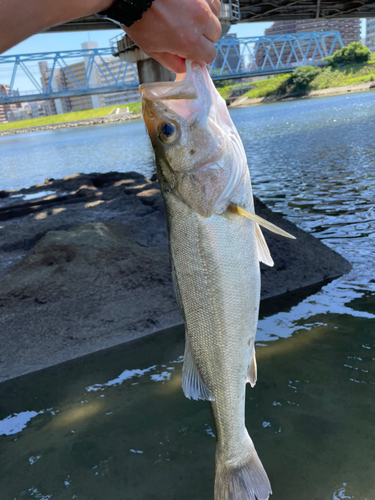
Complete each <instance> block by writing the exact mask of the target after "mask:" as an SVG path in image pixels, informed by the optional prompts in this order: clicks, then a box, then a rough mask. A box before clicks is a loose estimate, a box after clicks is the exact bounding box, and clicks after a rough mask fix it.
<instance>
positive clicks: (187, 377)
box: [182, 337, 215, 401]
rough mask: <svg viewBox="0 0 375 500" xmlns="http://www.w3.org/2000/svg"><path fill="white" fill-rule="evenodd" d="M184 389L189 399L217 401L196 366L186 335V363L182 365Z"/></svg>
mask: <svg viewBox="0 0 375 500" xmlns="http://www.w3.org/2000/svg"><path fill="white" fill-rule="evenodd" d="M182 390H183V392H184V394H185V396H186V397H187V398H188V399H195V400H198V399H203V400H206V401H215V398H214V397H213V395H212V394H211V392H210V391H209V389H208V388H207V387H206V386H205V385H204V383H203V381H202V379H201V376H200V375H199V372H198V370H197V367H196V366H195V362H194V358H193V354H192V352H191V348H190V343H189V340H188V338H187V337H186V343H185V354H184V364H183V366H182Z"/></svg>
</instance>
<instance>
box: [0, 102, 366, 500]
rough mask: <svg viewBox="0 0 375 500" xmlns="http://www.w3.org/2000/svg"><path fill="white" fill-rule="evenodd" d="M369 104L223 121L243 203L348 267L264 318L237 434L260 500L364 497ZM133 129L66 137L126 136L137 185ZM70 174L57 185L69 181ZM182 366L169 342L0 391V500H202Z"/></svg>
mask: <svg viewBox="0 0 375 500" xmlns="http://www.w3.org/2000/svg"><path fill="white" fill-rule="evenodd" d="M374 100H375V94H373V93H366V94H356V95H349V96H348V97H346V96H340V97H332V98H326V99H320V100H307V101H296V102H288V103H279V104H272V105H267V106H261V107H252V108H246V109H239V110H235V111H233V113H232V116H233V119H234V120H235V122H236V125H237V127H238V129H239V131H240V133H241V135H242V139H243V141H244V144H245V148H246V151H247V155H248V158H249V164H250V167H251V174H252V180H253V185H254V191H255V193H256V194H257V195H258V196H259V197H260V198H261V199H263V201H265V202H266V203H267V204H268V205H269V206H271V207H272V208H273V210H275V211H278V212H280V213H282V214H284V215H286V216H287V217H288V218H289V219H290V220H292V221H293V222H295V223H296V224H298V225H299V226H300V227H302V228H303V229H306V230H307V231H310V232H312V233H313V234H314V235H315V236H316V237H318V238H320V239H322V240H323V241H324V242H325V243H326V244H328V245H329V246H330V247H332V248H333V249H334V250H336V251H338V252H339V253H341V254H342V255H344V257H346V258H347V259H348V260H349V261H350V262H351V263H352V265H353V269H352V271H351V273H350V274H348V275H346V276H343V277H341V278H339V279H338V280H335V281H334V282H332V283H330V284H328V285H326V286H324V287H323V288H322V289H321V290H320V291H319V292H318V293H315V294H314V295H310V296H309V297H308V298H305V299H303V300H301V302H300V303H299V304H297V305H295V304H294V305H290V306H286V305H285V304H279V305H277V303H276V305H275V309H274V310H273V312H272V314H271V313H269V312H267V310H265V309H263V313H262V317H261V319H260V322H259V330H258V350H257V353H258V364H259V368H258V369H259V374H258V383H257V385H256V387H255V388H254V389H248V392H247V407H246V420H247V425H248V429H249V432H250V434H251V436H252V438H253V440H254V442H255V445H256V447H257V450H258V452H259V455H260V457H261V459H262V461H263V463H264V466H265V468H266V470H267V472H268V474H269V477H270V480H271V483H272V486H273V490H274V495H273V497H272V498H274V499H275V500H340V499H355V500H373V499H374V498H375V481H374V478H375V252H374V241H375V238H374V236H375V214H374V207H375V173H374V170H375V169H374V158H375V147H374V139H373V138H374V136H375V134H374V132H375V102H374ZM126 127H128V128H126ZM142 127H143V125H141V124H138V123H134V124H126V125H118V126H116V127H115V126H111V127H103V128H95V129H94V128H93V129H90V130H89V129H87V130H84V131H79V130H76V131H74V134H77V136H76V138H77V140H79V137H80V134H81V133H82V134H83V136H84V137H87V136H89V135H90V134H93V135H92V137H94V135H95V134H96V137H99V139H98V141H99V142H100V141H101V136H100V133H101V130H104V132H103V134H105V135H106V141H107V142H110V141H114V142H112V143H111V144H114V145H116V148H117V149H116V151H112V153H111V154H112V155H113V156H116V157H119V156H120V149H119V148H120V145H119V135H121V131H123V130H127V132H125V136H126V137H127V138H125V137H124V142H123V147H125V148H128V149H127V150H129V142H128V141H129V139H128V138H129V137H132V134H133V133H134V134H135V135H137V134H138V139H137V140H139V141H140V142H139V143H137V144H141V143H142V144H144V145H145V146H144V150H143V149H142V150H140V149H139V150H138V151H134V152H133V156H134V157H137V156H139V160H138V163H137V165H140V164H141V163H142V162H143V167H144V168H145V170H144V172H145V173H148V172H150V171H151V169H152V163H151V161H150V156H149V155H150V153H149V149H148V147H147V141H146V138H145V136H144V135H143V132H142V130H143V129H142ZM64 133H66V135H65V136H64V134H61V136H64V137H67V136H69V134H72V133H73V132H70V131H69V132H67V131H64ZM86 134H87V135H86ZM112 134H114V135H115V136H116V138H115V137H112ZM126 134H127V135H126ZM73 136H74V135H73ZM73 136H72V137H73ZM40 137H41V135H38V138H37V137H36V139H35V140H36V141H38V140H39V139H40ZM59 137H60V135H59ZM6 139H7V140H8V141H11V140H12V138H6ZM16 139H17V141H20V143H22V140H24V139H25V138H24V137H22V136H21V137H17V138H16ZM31 139H32V134H30V135H29V136H27V137H26V140H27V141H29V146H28V147H31V144H32V140H31ZM59 140H60V139H58V140H57V142H58V141H59ZM142 141H144V142H142ZM103 142H105V141H104V140H103ZM120 142H121V141H120ZM3 143H4V138H0V148H2V146H3ZM52 143H53V141H52V142H51V144H50V147H51V148H54V147H56V145H55V146H53V144H52ZM8 144H9V143H8ZM121 144H122V143H121ZM101 147H104V146H103V145H102V146H101ZM114 147H115V146H114ZM77 151H78V153H77V154H79V148H78V147H77ZM129 151H130V150H129ZM7 154H9V151H8V153H7ZM87 154H88V157H89V156H90V148H89V147H88V151H87ZM129 154H131V153H129ZM94 158H99V157H98V156H94ZM1 161H4V157H3V156H2V160H1ZM100 161H102V166H103V164H105V167H103V168H101V164H100V162H99V163H95V162H94V161H93V163H92V168H89V167H88V169H87V170H86V171H91V170H95V171H101V170H103V169H104V170H108V169H111V168H109V167H108V166H107V163H106V162H107V159H106V158H100ZM103 162H104V163H103ZM119 163H120V161H119V162H118V163H116V166H115V167H114V168H116V169H119V166H118V165H119ZM77 165H78V164H75V165H71V166H70V167H69V168H71V170H69V172H68V173H73V172H76V171H78V170H79V171H82V169H81V168H79V167H78V166H77ZM3 168H4V167H3V166H1V169H3ZM1 169H0V171H2V170H1ZM61 169H62V170H58V171H57V173H55V172H53V171H51V172H50V173H48V175H47V174H43V176H44V177H46V176H48V177H51V176H52V177H58V176H61V175H64V174H65V172H64V174H61V173H59V172H62V171H63V170H64V169H63V167H61ZM122 169H126V170H132V169H134V165H129V164H128V163H126V162H125V163H124V165H123V167H122ZM147 169H149V170H148V171H147ZM32 175H34V174H32ZM16 177H17V176H16ZM16 177H14V178H16ZM44 177H43V178H44ZM35 178H36V177H35ZM7 179H8V178H7ZM26 179H28V180H30V176H29V177H26ZM0 182H1V183H2V184H1V185H0V189H1V187H5V186H4V184H6V182H8V180H6V181H4V179H3V178H1V180H0ZM12 182H15V183H16V184H17V183H19V182H20V180H19V179H18V180H17V181H12ZM30 183H31V182H29V184H30ZM23 184H27V183H26V181H25V180H24V182H23ZM17 186H18V187H21V186H19V184H17ZM7 187H12V186H10V185H9V184H8V185H7ZM14 187H15V186H14ZM297 244H298V242H297ZM182 354H183V331H182V328H177V329H175V330H174V331H169V332H165V333H162V334H160V335H158V336H154V337H148V338H147V339H145V340H143V341H140V342H137V343H134V344H128V345H125V346H121V347H118V348H115V349H111V350H108V351H106V352H103V353H98V354H95V355H92V356H89V357H87V358H84V359H79V360H76V361H72V362H70V363H66V364H64V365H61V366H57V367H53V368H50V369H48V370H44V371H42V372H39V373H35V374H32V375H29V376H26V377H22V378H20V379H17V380H13V381H8V382H6V383H3V384H1V385H0V485H1V487H0V491H1V494H0V498H1V500H13V499H17V500H18V499H27V498H31V499H34V498H35V499H55V498H62V499H74V498H76V499H85V500H97V499H98V500H99V499H100V500H101V499H110V500H112V499H114V500H117V499H118V500H120V499H121V500H192V499H199V500H212V497H213V495H212V490H213V478H214V453H215V429H214V426H213V421H212V417H211V413H210V410H209V405H208V404H207V403H206V402H193V401H188V400H186V399H185V398H184V396H183V395H182V392H181V368H182Z"/></svg>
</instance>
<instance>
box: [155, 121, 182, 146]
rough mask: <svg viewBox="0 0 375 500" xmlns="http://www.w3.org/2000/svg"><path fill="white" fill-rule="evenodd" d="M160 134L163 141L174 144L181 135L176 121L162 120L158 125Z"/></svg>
mask: <svg viewBox="0 0 375 500" xmlns="http://www.w3.org/2000/svg"><path fill="white" fill-rule="evenodd" d="M158 136H159V139H160V140H161V142H164V143H165V144H172V143H173V142H174V141H175V140H176V139H177V138H178V136H179V130H178V126H177V124H176V123H173V122H162V123H160V125H159V127H158Z"/></svg>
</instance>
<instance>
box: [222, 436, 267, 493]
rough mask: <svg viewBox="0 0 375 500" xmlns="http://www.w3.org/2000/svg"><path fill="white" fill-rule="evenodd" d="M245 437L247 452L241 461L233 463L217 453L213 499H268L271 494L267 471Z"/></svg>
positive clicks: (249, 439) (250, 442) (252, 445)
mask: <svg viewBox="0 0 375 500" xmlns="http://www.w3.org/2000/svg"><path fill="white" fill-rule="evenodd" d="M246 433H247V431H246ZM247 438H248V453H247V454H246V456H245V457H244V460H243V461H242V463H241V462H239V463H237V464H236V465H233V464H231V463H228V462H226V461H225V459H224V457H223V455H221V454H220V452H219V453H217V455H216V473H215V495H214V499H215V500H268V499H269V496H270V495H272V489H271V484H270V482H269V479H268V477H267V473H266V471H265V470H264V468H263V465H262V462H261V461H260V459H259V457H258V454H257V452H256V450H255V448H254V444H253V442H252V440H251V438H250V436H249V435H248V434H247Z"/></svg>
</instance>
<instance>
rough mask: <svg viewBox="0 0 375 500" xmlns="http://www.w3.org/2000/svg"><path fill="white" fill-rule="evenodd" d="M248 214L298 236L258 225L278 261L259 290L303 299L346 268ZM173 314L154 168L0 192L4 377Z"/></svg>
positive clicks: (145, 328) (142, 330)
mask: <svg viewBox="0 0 375 500" xmlns="http://www.w3.org/2000/svg"><path fill="white" fill-rule="evenodd" d="M256 212H257V213H258V214H259V215H260V216H261V217H264V218H265V219H267V220H270V221H271V222H273V223H274V224H276V225H278V226H280V227H282V228H284V229H285V230H286V231H289V232H290V233H292V234H294V235H295V236H296V237H297V240H287V239H284V238H281V237H278V236H275V235H273V234H271V233H269V232H266V231H265V237H266V239H267V242H268V245H269V247H270V250H271V253H272V256H273V259H274V261H275V266H274V267H273V268H267V267H265V266H264V268H263V269H262V299H267V298H270V297H274V296H280V295H281V294H285V293H286V292H288V293H289V294H290V293H292V292H293V291H294V294H295V296H296V297H297V299H300V298H301V296H303V293H305V292H304V290H305V289H304V287H307V286H309V285H313V284H317V283H322V282H324V281H325V280H328V279H331V278H334V277H337V276H339V275H341V274H344V273H346V272H348V271H349V270H350V264H349V263H348V262H347V261H346V260H345V259H343V258H342V257H341V256H340V255H338V254H337V253H335V252H333V251H332V250H331V249H329V248H328V247H326V246H325V245H323V244H322V243H321V242H320V241H319V240H317V239H316V238H314V237H313V236H311V235H309V234H307V233H305V232H304V231H302V230H300V229H299V228H297V227H296V226H294V225H293V224H292V223H290V222H289V221H287V220H285V219H283V218H282V217H281V216H279V215H277V214H274V213H272V212H271V211H270V210H269V209H268V208H267V207H266V206H265V205H264V204H263V203H261V202H260V201H259V200H256ZM269 302H272V301H269ZM181 322H182V319H181V316H180V313H179V311H178V308H177V304H176V301H175V298H174V295H173V289H172V282H171V272H170V266H169V256H168V239H167V229H166V217H165V212H164V206H163V202H162V198H161V194H160V190H159V187H158V183H157V182H156V180H155V179H154V178H152V179H151V180H148V179H145V178H144V177H143V176H142V175H140V174H137V173H134V172H132V173H122V174H120V173H116V172H113V173H106V174H90V175H73V176H70V177H66V178H65V179H61V180H52V179H51V180H46V182H45V184H42V185H38V186H34V187H32V188H30V189H22V190H20V191H17V192H9V191H8V192H6V191H0V344H1V351H0V381H3V380H6V379H9V378H12V377H16V376H19V375H22V374H25V373H29V372H32V371H34V370H38V369H41V368H45V367H47V366H51V365H53V364H56V363H59V362H63V361H67V360H69V359H73V358H76V357H78V356H82V355H85V354H89V353H92V352H95V351H98V350H100V349H104V348H107V347H111V346H114V345H117V344H120V343H123V342H126V341H129V340H133V339H136V338H139V337H142V336H144V335H147V334H149V333H152V332H155V331H158V330H160V329H163V328H167V327H170V326H172V325H176V324H181Z"/></svg>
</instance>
